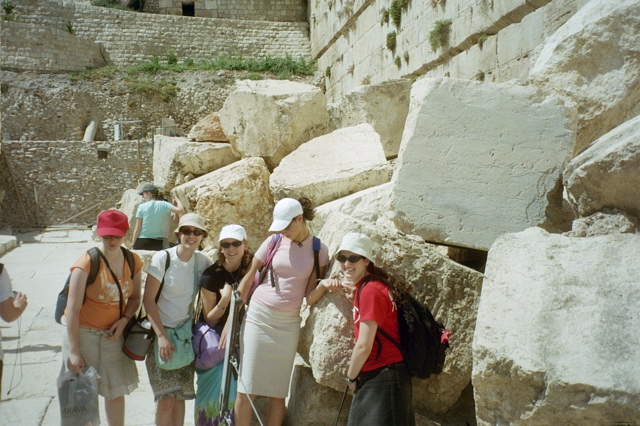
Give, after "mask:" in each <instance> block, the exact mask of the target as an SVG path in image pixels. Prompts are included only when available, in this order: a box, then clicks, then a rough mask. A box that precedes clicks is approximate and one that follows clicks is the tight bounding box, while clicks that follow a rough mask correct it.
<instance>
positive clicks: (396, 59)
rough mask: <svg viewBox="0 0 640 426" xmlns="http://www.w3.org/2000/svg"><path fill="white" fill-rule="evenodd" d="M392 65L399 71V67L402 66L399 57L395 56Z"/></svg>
mask: <svg viewBox="0 0 640 426" xmlns="http://www.w3.org/2000/svg"><path fill="white" fill-rule="evenodd" d="M393 63H394V64H396V67H398V69H400V67H401V66H402V61H401V60H400V56H396V57H395V58H394V60H393Z"/></svg>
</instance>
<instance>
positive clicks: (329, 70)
mask: <svg viewBox="0 0 640 426" xmlns="http://www.w3.org/2000/svg"><path fill="white" fill-rule="evenodd" d="M324 75H326V76H327V77H331V67H330V66H328V65H327V68H326V69H325V70H324Z"/></svg>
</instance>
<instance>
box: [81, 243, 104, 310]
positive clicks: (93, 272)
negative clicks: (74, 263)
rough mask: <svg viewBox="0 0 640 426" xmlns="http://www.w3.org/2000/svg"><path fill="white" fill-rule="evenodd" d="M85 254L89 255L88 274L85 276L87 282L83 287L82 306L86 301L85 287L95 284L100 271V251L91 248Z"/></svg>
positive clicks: (96, 248)
mask: <svg viewBox="0 0 640 426" xmlns="http://www.w3.org/2000/svg"><path fill="white" fill-rule="evenodd" d="M87 253H88V254H89V274H88V275H87V282H86V284H85V287H84V297H83V298H82V304H84V302H85V301H86V300H87V287H88V286H89V285H90V284H93V283H94V282H95V280H96V278H98V272H99V271H100V254H101V251H100V249H99V248H98V247H91V248H90V249H89V250H87Z"/></svg>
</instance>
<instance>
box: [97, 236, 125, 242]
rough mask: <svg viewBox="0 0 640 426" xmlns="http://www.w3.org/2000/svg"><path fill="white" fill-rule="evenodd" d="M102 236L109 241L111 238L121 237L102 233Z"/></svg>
mask: <svg viewBox="0 0 640 426" xmlns="http://www.w3.org/2000/svg"><path fill="white" fill-rule="evenodd" d="M102 238H103V239H105V240H109V241H111V240H119V239H120V238H123V237H119V236H117V235H103V236H102Z"/></svg>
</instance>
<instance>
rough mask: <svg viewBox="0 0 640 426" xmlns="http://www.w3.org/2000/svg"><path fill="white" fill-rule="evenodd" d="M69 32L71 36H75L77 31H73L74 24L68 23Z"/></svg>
mask: <svg viewBox="0 0 640 426" xmlns="http://www.w3.org/2000/svg"><path fill="white" fill-rule="evenodd" d="M67 32H68V33H69V34H75V33H76V30H74V29H73V24H72V23H71V21H67Z"/></svg>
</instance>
